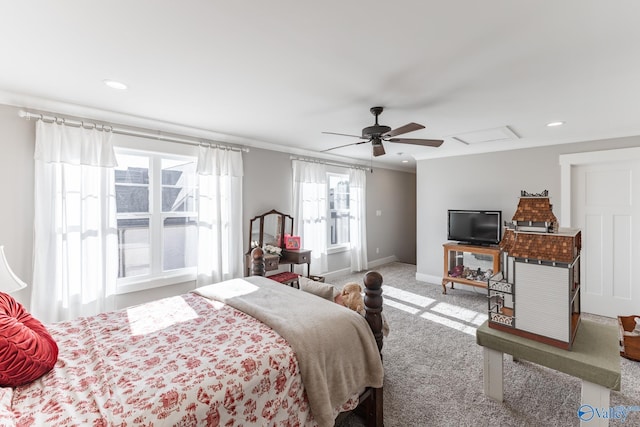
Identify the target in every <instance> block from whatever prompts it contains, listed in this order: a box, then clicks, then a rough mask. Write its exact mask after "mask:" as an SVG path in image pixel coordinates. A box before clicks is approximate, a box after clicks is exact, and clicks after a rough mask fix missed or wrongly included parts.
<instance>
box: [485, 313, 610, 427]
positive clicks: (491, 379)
mask: <svg viewBox="0 0 640 427" xmlns="http://www.w3.org/2000/svg"><path fill="white" fill-rule="evenodd" d="M476 342H477V343H478V344H479V345H481V346H483V347H484V348H483V353H484V370H483V372H484V394H485V395H486V396H488V397H490V398H491V399H494V400H497V401H498V402H502V401H503V364H502V362H503V354H504V353H507V354H511V355H512V356H513V357H514V359H521V360H528V361H530V362H533V363H537V364H538V365H542V366H546V367H547V368H551V369H555V370H556V371H559V372H564V373H565V374H569V375H571V376H574V377H577V378H580V379H581V380H582V398H581V406H580V407H577V409H578V411H577V416H578V417H579V419H580V425H581V426H584V427H586V426H589V427H594V426H595V427H604V426H608V425H609V419H608V418H600V417H598V416H597V413H596V411H595V410H596V409H597V410H598V411H603V410H604V411H607V410H608V409H609V391H610V390H620V377H621V374H620V355H619V353H618V328H617V327H616V326H613V325H605V324H602V323H598V322H595V321H591V320H586V319H583V320H582V321H581V323H580V326H579V327H578V333H577V335H576V338H575V341H574V343H573V349H572V350H571V351H568V350H563V349H560V348H558V347H554V346H551V345H548V344H543V343H541V342H538V341H534V340H530V339H527V338H523V337H520V336H518V335H514V334H510V333H508V332H502V331H499V330H497V329H493V328H489V325H488V322H486V321H485V322H484V323H483V324H482V325H481V326H480V327H479V328H478V330H477V331H476Z"/></svg>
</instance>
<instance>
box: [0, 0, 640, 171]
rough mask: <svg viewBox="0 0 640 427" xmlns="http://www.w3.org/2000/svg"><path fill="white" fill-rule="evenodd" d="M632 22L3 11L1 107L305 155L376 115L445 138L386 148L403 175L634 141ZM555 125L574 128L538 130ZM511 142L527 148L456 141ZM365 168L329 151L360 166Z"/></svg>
mask: <svg viewBox="0 0 640 427" xmlns="http://www.w3.org/2000/svg"><path fill="white" fill-rule="evenodd" d="M639 20H640V2H638V1H633V0H618V1H605V0H599V1H596V0H563V1H557V0H538V1H528V2H522V1H513V0H484V1H477V0H450V1H446V2H445V1H435V0H425V1H417V0H416V1H406V0H396V1H371V0H369V1H366V0H349V1H345V0H342V1H335V0H329V1H315V2H311V1H300V0H298V1H295V0H271V1H252V2H249V1H246V0H245V1H242V0H240V1H238V0H236V1H219V0H215V1H213V0H192V1H175V0H173V1H168V0H163V1H158V0H153V1H151V0H136V1H130V0H129V1H123V0H111V1H104V2H96V1H86V0H84V1H82V0H77V1H69V0H57V1H50V0H37V1H12V2H3V4H2V6H1V9H0V55H1V56H0V58H1V59H0V60H1V64H2V65H1V66H0V91H1V92H2V93H1V94H0V102H2V103H8V104H13V105H21V106H24V107H28V108H33V109H46V110H49V111H51V110H53V111H56V112H59V113H65V112H66V113H68V114H71V113H75V114H77V115H80V116H83V117H90V118H95V119H100V118H105V117H106V118H107V119H110V120H117V123H121V124H136V123H137V124H144V123H145V121H144V120H141V121H138V122H136V120H134V119H133V118H132V116H133V117H137V118H142V119H150V120H147V121H146V123H147V124H148V123H154V124H155V127H154V129H162V128H163V126H164V125H165V124H167V126H169V125H168V124H176V125H181V126H183V127H185V128H184V129H186V131H187V133H188V131H189V128H193V130H194V133H195V130H196V129H198V130H206V131H211V132H212V135H214V134H215V135H217V134H226V135H231V136H233V137H230V139H228V141H232V142H233V141H237V142H241V143H246V144H247V145H254V146H264V147H269V145H265V143H267V144H276V145H277V146H278V148H279V149H282V150H288V149H289V147H291V151H292V152H297V153H305V152H306V151H304V150H309V151H311V152H316V153H317V152H319V151H321V150H325V149H328V148H331V147H334V146H338V145H342V144H347V143H349V142H356V141H358V140H357V139H355V138H352V139H350V138H348V137H340V136H335V135H324V134H322V133H321V132H322V131H331V132H339V133H346V134H355V135H358V134H360V131H361V129H362V128H363V127H365V126H370V125H372V124H373V116H372V115H371V114H370V112H369V108H370V107H372V106H375V105H381V106H384V107H385V111H384V112H383V113H382V115H381V117H380V123H381V124H385V125H388V126H390V127H392V128H395V127H399V126H401V125H404V124H406V123H408V122H417V123H421V124H424V125H426V129H424V130H420V131H416V132H412V133H410V134H406V135H404V136H405V137H408V138H432V139H444V140H445V143H444V144H443V145H442V146H441V147H440V148H429V147H418V146H413V145H406V144H391V143H385V148H386V150H387V155H386V156H382V157H378V158H376V159H375V160H374V161H375V162H379V163H378V164H384V165H387V166H389V167H394V168H409V169H413V168H415V159H423V158H430V157H438V156H450V155H460V154H466V153H478V152H482V151H495V150H504V149H513V148H524V147H531V146H536V145H549V144H558V143H569V142H576V141H586V140H593V139H602V138H610V137H621V136H629V135H639V134H640V120H639V119H638V109H639V108H638V107H639V103H640V25H639ZM104 79H115V80H119V81H122V82H124V83H126V84H127V85H128V86H129V89H128V90H126V91H115V90H113V89H109V88H107V87H106V86H104V85H103V84H102V81H103V80H104ZM61 110H64V111H61ZM111 113H121V114H111ZM122 114H124V116H123V115H122ZM557 120H561V121H565V122H566V124H565V125H564V126H560V127H554V128H550V127H546V126H545V124H546V123H548V122H551V121H557ZM126 122H128V123H126ZM505 126H506V127H508V129H510V130H511V131H513V132H514V133H515V134H516V135H518V136H519V137H520V138H519V139H510V140H506V141H502V142H481V143H474V144H469V145H466V144H463V143H461V142H459V140H458V139H459V138H453V137H454V136H457V135H461V134H467V133H469V132H476V131H485V130H490V129H496V128H503V127H505ZM234 137H235V138H234ZM300 150H303V151H300ZM370 152H371V150H370V146H369V144H362V145H357V146H353V147H349V148H343V149H338V150H335V151H333V152H332V153H333V154H334V155H339V156H345V157H346V158H350V159H361V160H362V161H365V162H369V161H370V157H371V156H370ZM307 154H309V153H307ZM317 155H318V156H321V154H319V153H317ZM401 159H409V160H410V162H409V163H407V164H404V165H403V164H401V163H400V160H401Z"/></svg>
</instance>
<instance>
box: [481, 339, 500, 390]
mask: <svg viewBox="0 0 640 427" xmlns="http://www.w3.org/2000/svg"><path fill="white" fill-rule="evenodd" d="M483 356H484V357H483V359H484V371H483V374H484V375H483V377H484V394H485V396H488V397H489V398H491V399H493V400H496V401H498V402H502V400H503V396H502V374H503V371H502V352H500V351H496V350H493V349H490V348H487V347H483Z"/></svg>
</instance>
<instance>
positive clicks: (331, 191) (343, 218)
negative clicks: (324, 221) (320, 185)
mask: <svg viewBox="0 0 640 427" xmlns="http://www.w3.org/2000/svg"><path fill="white" fill-rule="evenodd" d="M327 200H328V201H329V203H328V204H327V207H328V213H327V218H329V221H328V226H327V232H328V235H327V242H328V245H327V249H328V250H329V251H330V252H335V251H339V250H341V249H348V248H349V222H350V221H349V215H350V208H349V175H347V174H338V173H332V172H329V173H327Z"/></svg>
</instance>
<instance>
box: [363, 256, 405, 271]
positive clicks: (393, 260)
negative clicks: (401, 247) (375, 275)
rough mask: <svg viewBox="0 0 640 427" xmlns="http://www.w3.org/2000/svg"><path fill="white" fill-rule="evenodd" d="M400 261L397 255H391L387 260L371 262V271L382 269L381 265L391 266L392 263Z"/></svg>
mask: <svg viewBox="0 0 640 427" xmlns="http://www.w3.org/2000/svg"><path fill="white" fill-rule="evenodd" d="M396 261H398V257H397V256H395V255H391V256H388V257H385V258H380V259H375V260H373V261H369V270H371V269H372V268H376V267H380V266H381V265H385V264H389V263H390V262H396Z"/></svg>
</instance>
